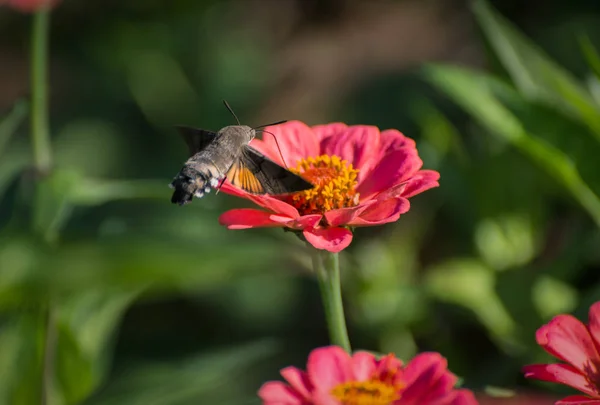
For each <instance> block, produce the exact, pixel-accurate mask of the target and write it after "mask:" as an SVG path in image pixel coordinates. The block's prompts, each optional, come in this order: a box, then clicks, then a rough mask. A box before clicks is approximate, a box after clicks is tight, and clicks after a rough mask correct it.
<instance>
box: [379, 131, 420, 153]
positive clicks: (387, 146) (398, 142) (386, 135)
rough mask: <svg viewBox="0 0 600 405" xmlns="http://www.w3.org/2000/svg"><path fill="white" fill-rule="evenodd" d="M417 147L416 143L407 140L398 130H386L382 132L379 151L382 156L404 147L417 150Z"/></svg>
mask: <svg viewBox="0 0 600 405" xmlns="http://www.w3.org/2000/svg"><path fill="white" fill-rule="evenodd" d="M416 146H417V145H416V143H415V141H413V140H412V139H410V138H407V137H406V136H404V134H402V132H400V131H398V130H397V129H386V130H384V131H381V142H380V146H379V148H380V149H379V150H380V151H381V152H382V154H385V153H387V152H391V151H393V150H396V149H400V148H404V147H409V148H416Z"/></svg>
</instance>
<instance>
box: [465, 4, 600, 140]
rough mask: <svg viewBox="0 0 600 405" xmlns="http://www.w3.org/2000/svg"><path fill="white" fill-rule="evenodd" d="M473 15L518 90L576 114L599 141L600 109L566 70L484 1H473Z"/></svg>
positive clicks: (527, 95) (528, 96) (534, 98)
mask: <svg viewBox="0 0 600 405" xmlns="http://www.w3.org/2000/svg"><path fill="white" fill-rule="evenodd" d="M473 8H474V12H475V16H476V18H477V19H478V21H479V25H480V26H481V28H482V30H483V32H484V34H485V35H486V36H487V38H488V40H489V41H490V44H491V46H492V48H493V49H494V51H495V53H496V55H497V57H498V58H499V59H500V62H501V63H502V65H503V66H504V68H505V69H506V70H507V71H508V74H509V75H510V77H511V78H512V80H513V82H514V83H515V85H516V87H517V88H518V90H519V91H520V92H521V93H522V94H523V95H524V96H525V97H526V98H527V99H529V100H537V101H541V102H544V103H548V104H550V105H552V106H554V107H556V108H559V109H560V110H562V111H565V112H567V113H569V114H572V115H574V116H576V117H578V118H579V119H580V120H581V121H582V122H584V123H585V124H586V125H587V126H588V127H589V128H590V129H592V130H593V132H594V134H595V135H596V137H597V139H598V140H600V110H599V108H598V106H597V105H596V104H595V102H594V99H593V97H592V96H591V94H590V93H589V92H587V90H586V88H585V87H584V86H583V85H582V84H580V83H579V82H578V81H577V80H576V79H575V78H574V77H573V76H572V75H571V74H570V73H569V72H567V71H566V70H564V69H563V68H561V67H560V66H558V65H557V64H556V63H554V62H553V61H551V60H550V59H549V58H548V57H547V56H546V55H545V54H544V53H543V51H542V50H541V49H539V48H538V47H537V46H536V45H535V44H534V43H532V42H531V41H530V40H529V39H527V38H526V37H525V36H524V35H522V34H521V33H520V32H518V31H517V30H516V29H515V28H514V27H513V26H512V24H510V23H509V22H508V21H507V20H506V19H505V18H503V17H502V16H500V15H499V14H498V13H497V12H496V11H495V10H494V9H493V8H492V7H491V6H490V5H489V4H488V3H487V1H485V0H477V1H475V3H474V7H473Z"/></svg>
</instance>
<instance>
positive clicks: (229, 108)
mask: <svg viewBox="0 0 600 405" xmlns="http://www.w3.org/2000/svg"><path fill="white" fill-rule="evenodd" d="M223 104H225V107H227V109H228V110H229V112H230V113H231V115H233V118H235V120H236V121H237V123H238V125H242V124H240V120H239V119H238V117H237V115H235V113H234V112H233V109H232V108H231V107H230V106H229V104H228V103H227V101H225V100H223Z"/></svg>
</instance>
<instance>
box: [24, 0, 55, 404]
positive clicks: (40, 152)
mask: <svg viewBox="0 0 600 405" xmlns="http://www.w3.org/2000/svg"><path fill="white" fill-rule="evenodd" d="M47 3H48V2H46V5H45V6H42V7H41V8H40V9H39V10H38V11H36V13H35V14H34V16H33V27H32V31H31V51H30V52H31V54H30V57H31V60H30V66H31V144H32V147H33V164H34V166H35V169H36V171H37V173H38V174H39V175H45V174H47V173H48V172H49V171H50V167H51V165H52V150H51V147H50V130H49V124H48V121H49V118H48V42H49V36H50V11H49V7H48V4H47ZM38 192H39V190H38ZM37 204H40V202H39V201H38V203H37ZM35 208H36V209H38V210H39V209H40V207H35ZM45 314H46V316H45V317H46V319H45V328H46V334H45V338H44V353H43V358H42V370H41V374H42V375H41V382H40V384H41V392H40V396H41V398H40V403H41V404H42V405H46V404H48V403H49V396H50V389H51V385H52V378H53V372H54V355H55V353H56V334H57V329H56V319H55V316H54V309H53V303H52V301H51V300H50V299H49V300H48V303H47V308H46V309H45Z"/></svg>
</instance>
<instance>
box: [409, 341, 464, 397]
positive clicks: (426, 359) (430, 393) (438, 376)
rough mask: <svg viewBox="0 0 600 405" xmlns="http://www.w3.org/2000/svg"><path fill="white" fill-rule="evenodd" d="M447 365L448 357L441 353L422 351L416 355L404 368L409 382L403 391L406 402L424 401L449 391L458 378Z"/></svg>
mask: <svg viewBox="0 0 600 405" xmlns="http://www.w3.org/2000/svg"><path fill="white" fill-rule="evenodd" d="M446 367H447V362H446V359H445V358H443V357H442V356H441V355H440V354H439V353H421V354H419V355H417V356H415V357H414V358H413V359H412V360H411V361H410V363H408V364H407V366H406V368H405V369H404V378H405V381H406V384H407V387H406V389H405V391H404V392H403V393H402V398H403V400H404V402H406V404H407V405H408V404H417V403H422V402H424V401H425V400H426V399H431V398H435V397H439V396H442V395H444V394H446V393H447V392H449V391H450V389H451V388H452V387H453V386H454V385H455V384H456V381H457V378H456V376H454V374H452V373H450V372H449V371H448V370H447V368H446ZM404 402H403V404H404Z"/></svg>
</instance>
